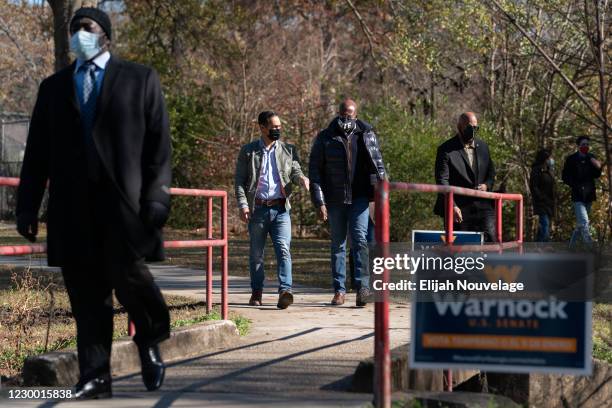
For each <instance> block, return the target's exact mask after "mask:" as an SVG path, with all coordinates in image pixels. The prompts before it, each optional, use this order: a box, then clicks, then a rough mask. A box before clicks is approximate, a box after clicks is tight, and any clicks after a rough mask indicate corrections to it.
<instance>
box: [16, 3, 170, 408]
mask: <svg viewBox="0 0 612 408" xmlns="http://www.w3.org/2000/svg"><path fill="white" fill-rule="evenodd" d="M70 34H71V36H72V37H71V40H70V49H71V51H72V52H73V53H74V54H75V56H76V61H74V62H73V63H72V64H71V65H69V66H68V67H66V68H64V69H62V70H60V71H58V72H57V73H55V74H53V75H51V76H50V77H49V78H47V79H45V80H44V81H43V82H42V83H41V84H40V88H39V91H38V98H37V100H36V105H35V106H34V112H33V113H32V119H31V122H30V130H29V134H28V141H27V144H26V150H25V157H24V160H23V166H22V169H21V182H20V184H19V189H18V191H17V230H18V231H19V233H20V234H21V235H23V236H24V237H26V238H27V239H29V240H30V241H35V240H36V235H37V232H38V211H39V209H40V205H41V200H42V197H43V193H44V191H45V187H46V186H47V180H48V182H49V203H48V210H47V217H48V222H47V232H48V233H47V237H48V238H47V256H48V263H49V266H60V267H61V268H62V276H63V279H64V284H65V285H66V290H67V292H68V296H69V298H70V306H71V308H72V314H73V316H74V319H75V320H76V328H77V351H78V360H79V371H80V373H79V377H80V378H79V382H78V383H77V385H76V390H75V397H76V398H77V399H98V398H110V397H112V389H111V367H110V361H111V346H112V341H113V291H114V293H115V296H116V297H117V299H118V300H119V302H120V303H121V304H122V305H123V306H124V307H125V309H126V310H127V312H128V314H129V315H130V316H131V318H132V319H133V321H134V325H135V326H136V335H135V336H134V342H135V343H136V346H137V349H138V353H139V355H140V362H141V366H142V371H141V374H142V379H143V382H144V384H145V386H146V388H147V389H148V390H149V391H152V390H156V389H158V388H159V387H161V385H162V382H163V380H164V374H165V365H164V363H163V361H162V359H161V356H160V351H159V346H158V344H159V343H160V342H161V341H163V340H165V339H167V338H168V337H169V336H170V315H169V313H168V308H167V306H166V302H165V301H164V297H163V295H162V293H161V291H160V290H159V288H158V286H157V285H156V284H155V281H154V280H153V276H152V275H151V272H150V271H149V268H148V267H147V265H146V264H145V260H146V261H162V260H164V252H163V239H162V227H163V226H164V224H165V223H166V220H167V219H168V215H169V212H170V182H171V170H172V158H171V146H170V126H169V120H168V112H167V110H166V107H165V103H164V97H163V94H162V89H161V84H160V82H159V79H158V76H157V74H156V72H155V71H154V70H153V69H152V68H149V67H146V66H144V65H140V64H136V63H132V62H129V61H125V60H122V59H120V58H118V57H117V56H115V55H114V54H113V53H111V52H110V51H109V50H110V45H111V38H112V37H111V21H110V19H109V17H108V15H107V14H106V13H104V12H103V11H102V10H99V9H97V8H91V7H84V8H80V9H78V10H77V11H76V12H75V14H74V16H73V17H72V19H71V21H70Z"/></svg>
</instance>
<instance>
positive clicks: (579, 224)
mask: <svg viewBox="0 0 612 408" xmlns="http://www.w3.org/2000/svg"><path fill="white" fill-rule="evenodd" d="M591 204H592V203H585V202H582V201H574V213H575V214H576V229H575V230H574V232H573V233H572V237H571V238H570V247H573V246H574V245H576V241H577V240H578V238H580V239H582V242H583V243H585V244H587V245H589V244H591V243H592V242H593V239H592V238H591V232H590V231H589V212H590V211H591Z"/></svg>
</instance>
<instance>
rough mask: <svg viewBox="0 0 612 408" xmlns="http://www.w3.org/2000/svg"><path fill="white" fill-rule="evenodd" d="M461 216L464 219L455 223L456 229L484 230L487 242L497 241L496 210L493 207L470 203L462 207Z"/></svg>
mask: <svg viewBox="0 0 612 408" xmlns="http://www.w3.org/2000/svg"><path fill="white" fill-rule="evenodd" d="M461 216H462V217H463V221H461V222H460V223H458V222H455V223H453V229H454V230H455V231H475V232H483V233H484V241H485V242H497V235H496V233H495V230H496V228H495V212H494V211H493V210H492V209H489V208H480V207H476V206H474V205H469V206H465V207H464V208H461ZM445 223H446V221H445Z"/></svg>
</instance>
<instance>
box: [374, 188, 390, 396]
mask: <svg viewBox="0 0 612 408" xmlns="http://www.w3.org/2000/svg"><path fill="white" fill-rule="evenodd" d="M389 216H390V212H389V181H388V180H382V181H379V182H378V185H377V187H376V215H375V219H376V221H375V234H376V242H377V244H378V245H382V248H383V256H387V255H388V252H389V248H388V244H389ZM382 279H383V282H388V281H389V271H388V270H387V269H386V268H385V269H384V271H383V275H382ZM374 361H375V368H374V403H375V406H376V407H377V408H390V407H391V353H390V349H389V292H388V291H387V290H383V292H382V294H381V299H380V300H379V301H377V302H376V303H375V304H374Z"/></svg>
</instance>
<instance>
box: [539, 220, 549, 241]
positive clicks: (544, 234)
mask: <svg viewBox="0 0 612 408" xmlns="http://www.w3.org/2000/svg"><path fill="white" fill-rule="evenodd" d="M538 218H539V221H540V225H539V228H538V235H537V236H536V241H538V242H548V241H550V217H549V216H548V214H540V215H538Z"/></svg>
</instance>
